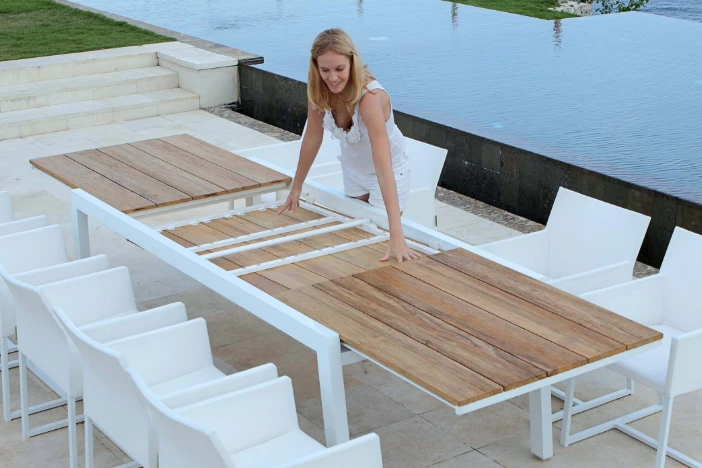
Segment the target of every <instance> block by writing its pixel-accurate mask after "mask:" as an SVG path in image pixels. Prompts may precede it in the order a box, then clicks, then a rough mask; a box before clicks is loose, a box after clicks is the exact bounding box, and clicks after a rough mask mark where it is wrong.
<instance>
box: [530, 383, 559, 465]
mask: <svg viewBox="0 0 702 468" xmlns="http://www.w3.org/2000/svg"><path fill="white" fill-rule="evenodd" d="M529 427H530V432H531V453H533V454H534V455H536V456H537V457H539V458H540V459H542V460H548V459H549V458H551V457H553V430H552V427H551V388H550V386H548V385H547V386H545V387H543V388H540V389H538V390H534V391H533V392H530V393H529Z"/></svg>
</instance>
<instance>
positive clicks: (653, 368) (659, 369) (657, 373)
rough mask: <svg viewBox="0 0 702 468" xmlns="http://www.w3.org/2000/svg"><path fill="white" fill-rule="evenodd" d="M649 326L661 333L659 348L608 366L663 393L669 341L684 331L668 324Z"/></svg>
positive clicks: (666, 372)
mask: <svg viewBox="0 0 702 468" xmlns="http://www.w3.org/2000/svg"><path fill="white" fill-rule="evenodd" d="M650 328H653V329H654V330H656V331H659V332H661V333H663V341H662V344H661V347H660V348H656V349H652V350H651V351H648V352H646V353H643V354H639V355H638V356H634V357H631V358H629V359H626V360H624V361H621V362H618V363H615V364H611V365H610V366H609V367H610V369H612V370H614V371H616V372H619V373H620V374H622V375H624V376H626V377H630V378H632V379H634V380H635V381H637V382H639V383H641V384H643V385H645V386H647V387H648V388H650V389H652V390H655V391H656V392H659V393H664V392H665V382H666V377H667V375H668V359H669V358H670V346H671V341H672V338H673V337H674V336H678V335H682V334H683V333H684V332H682V331H680V330H677V329H675V328H673V327H669V326H668V325H655V326H651V327H650Z"/></svg>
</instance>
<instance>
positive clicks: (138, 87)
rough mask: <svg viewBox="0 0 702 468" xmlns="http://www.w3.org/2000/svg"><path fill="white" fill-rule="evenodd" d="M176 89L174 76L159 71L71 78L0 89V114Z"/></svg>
mask: <svg viewBox="0 0 702 468" xmlns="http://www.w3.org/2000/svg"><path fill="white" fill-rule="evenodd" d="M177 87H178V74H177V73H176V72H173V71H171V70H167V69H165V68H162V67H146V68H135V69H131V70H123V71H117V72H111V73H99V74H95V75H82V76H74V77H71V78H60V79H57V80H46V81H37V82H34V83H23V84H18V85H12V86H0V112H11V111H19V110H25V109H32V108H36V107H45V106H53V105H58V104H68V103H71V102H78V101H87V100H90V99H102V98H108V97H115V96H124V95H127V94H136V93H144V92H149V91H159V90H162V89H170V88H177Z"/></svg>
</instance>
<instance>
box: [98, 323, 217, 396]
mask: <svg viewBox="0 0 702 468" xmlns="http://www.w3.org/2000/svg"><path fill="white" fill-rule="evenodd" d="M106 344H107V346H109V347H110V348H112V349H114V350H115V351H117V352H119V353H121V354H122V356H123V358H124V359H125V360H126V361H127V363H128V365H129V366H130V367H132V368H134V370H135V371H136V372H137V373H138V374H139V375H140V376H141V378H142V379H143V380H144V383H146V385H148V386H149V387H151V386H153V385H157V384H159V383H162V382H166V381H168V380H172V379H175V378H176V377H180V376H182V375H186V374H189V373H191V372H195V371H196V370H198V369H201V368H203V367H205V366H211V365H212V351H211V350H210V340H209V337H208V336H207V322H205V319H203V318H196V319H194V320H189V321H187V322H184V323H179V324H177V325H171V326H170V327H166V328H161V329H158V330H153V331H149V332H145V333H140V334H138V335H134V336H130V337H126V338H122V339H120V340H116V341H111V342H108V343H106Z"/></svg>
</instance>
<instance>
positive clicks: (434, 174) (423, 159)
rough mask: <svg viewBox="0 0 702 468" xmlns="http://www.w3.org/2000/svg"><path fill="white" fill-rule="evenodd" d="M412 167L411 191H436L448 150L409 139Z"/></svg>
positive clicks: (409, 155) (409, 154) (408, 145)
mask: <svg viewBox="0 0 702 468" xmlns="http://www.w3.org/2000/svg"><path fill="white" fill-rule="evenodd" d="M405 138H406V139H407V148H408V157H409V165H410V190H419V189H423V188H427V187H429V188H432V189H436V186H437V185H438V184H439V177H441V170H442V169H443V168H444V162H445V161H446V155H447V154H448V150H446V149H444V148H439V147H438V146H434V145H430V144H428V143H424V142H422V141H418V140H413V139H412V138H407V137H405Z"/></svg>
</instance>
